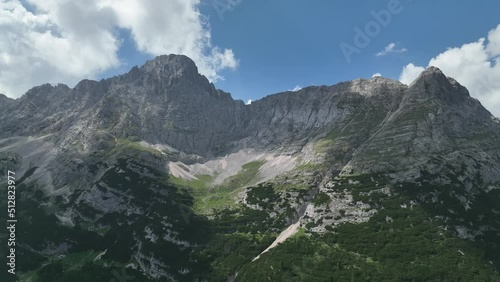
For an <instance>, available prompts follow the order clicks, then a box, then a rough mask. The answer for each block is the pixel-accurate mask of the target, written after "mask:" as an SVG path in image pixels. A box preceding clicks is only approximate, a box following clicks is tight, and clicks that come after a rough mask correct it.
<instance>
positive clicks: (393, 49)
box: [375, 42, 408, 57]
mask: <svg viewBox="0 0 500 282" xmlns="http://www.w3.org/2000/svg"><path fill="white" fill-rule="evenodd" d="M406 51H408V50H407V49H406V48H401V49H396V43H394V42H391V43H389V45H387V46H385V47H384V50H382V51H380V52H378V53H376V54H375V56H378V57H380V56H385V55H387V54H390V53H403V52H406Z"/></svg>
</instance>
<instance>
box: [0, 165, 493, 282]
mask: <svg viewBox="0 0 500 282" xmlns="http://www.w3.org/2000/svg"><path fill="white" fill-rule="evenodd" d="M131 166H139V167H140V169H142V170H143V171H147V172H148V173H149V174H150V175H152V177H144V176H143V175H139V174H137V173H136V172H134V170H130V167H131ZM35 169H36V168H35ZM33 171H34V170H33ZM33 171H30V172H29V173H33ZM123 171H125V173H126V176H127V178H124V177H123V175H120V174H119V173H118V172H123ZM159 175H160V174H157V172H155V171H154V170H153V169H152V168H150V167H147V166H142V165H141V164H139V163H137V162H130V161H127V160H125V159H124V160H120V161H119V162H118V164H117V166H116V167H114V168H111V169H109V170H107V173H106V174H104V175H103V177H102V183H104V184H105V185H108V186H111V185H114V186H113V187H116V188H117V189H121V190H122V191H123V192H124V193H126V194H127V195H129V196H131V197H130V198H131V199H133V202H132V203H133V204H134V205H136V206H139V207H145V208H146V210H147V211H148V212H147V213H146V214H142V215H141V214H129V215H125V214H122V213H118V212H114V213H108V214H99V217H98V219H97V220H96V221H95V222H94V225H92V226H89V225H88V223H86V222H82V221H77V222H76V223H75V226H74V227H66V226H63V225H61V224H60V222H59V220H58V218H57V217H56V216H55V215H53V214H51V213H48V212H47V207H46V206H40V205H38V204H37V203H38V202H47V201H49V200H48V199H47V198H44V197H45V196H44V195H43V193H38V192H37V191H39V190H37V188H36V187H34V186H29V185H24V184H23V182H22V179H21V180H20V181H19V182H18V183H19V185H20V187H22V188H23V189H22V191H23V192H20V193H19V195H18V201H19V202H18V203H19V205H20V207H22V208H21V209H20V211H21V212H20V213H19V219H21V220H20V225H19V227H20V228H19V231H18V240H19V242H22V244H20V245H19V247H18V252H19V257H20V260H19V264H18V267H19V268H18V270H19V271H20V272H21V273H24V275H25V276H22V277H25V278H28V277H30V278H31V279H32V281H75V282H77V281H110V280H111V279H113V278H115V279H118V278H117V277H119V276H120V275H121V276H123V275H126V276H127V275H128V276H129V277H133V279H134V280H133V281H156V280H155V279H152V278H151V277H149V278H148V277H146V276H144V274H142V273H141V272H139V271H136V270H134V269H131V268H126V267H125V266H126V265H127V264H129V263H131V262H134V260H135V258H133V255H134V254H135V253H136V252H137V251H138V250H139V249H138V248H139V246H138V244H137V239H138V238H139V239H141V244H140V248H141V249H140V252H141V253H143V254H145V255H146V256H154V257H155V258H158V259H161V260H162V262H164V263H165V264H166V265H167V266H168V268H169V269H170V271H169V272H171V273H173V274H174V275H175V277H174V278H175V279H176V280H178V281H226V280H227V279H228V278H229V277H233V278H234V279H236V281H500V276H499V275H498V261H499V256H500V252H498V244H499V241H498V237H499V235H498V234H497V233H495V232H494V230H498V229H493V230H486V231H485V232H484V234H483V235H481V236H479V237H478V238H479V240H477V241H476V242H472V241H468V240H463V239H459V238H457V237H456V234H455V229H454V228H453V224H464V223H463V222H464V221H467V222H470V223H468V224H470V226H469V227H471V228H474V227H475V226H480V224H481V223H482V222H488V223H490V224H496V222H498V219H497V218H495V216H494V215H492V213H491V212H489V211H488V210H486V209H485V208H484V206H495V205H494V203H495V201H496V199H498V198H500V197H499V196H500V195H499V192H498V191H490V192H489V193H488V194H480V195H477V196H476V197H475V198H474V201H471V203H470V207H469V209H465V208H464V205H463V204H462V203H461V202H460V201H459V200H458V199H457V197H455V194H454V193H455V191H459V190H457V187H456V186H454V184H453V183H451V184H448V185H443V186H439V187H438V186H434V185H431V184H430V183H426V182H424V181H422V183H420V184H419V185H417V184H415V183H404V184H402V185H397V186H394V185H392V186H391V184H390V183H389V182H387V181H386V179H385V178H384V177H380V176H376V175H361V176H352V177H346V178H344V179H339V180H338V181H339V183H338V185H337V186H335V187H333V188H332V189H337V190H338V191H342V190H343V189H349V190H350V191H352V193H353V197H354V199H355V200H356V201H363V202H365V203H369V204H370V205H372V206H373V207H374V208H377V210H378V212H377V213H376V214H375V215H374V216H373V217H372V218H371V219H370V220H369V221H368V222H365V223H361V224H344V225H340V226H337V227H332V226H328V228H327V229H328V230H330V231H331V232H328V233H326V234H323V235H317V234H309V233H306V234H303V233H301V235H300V236H299V235H296V236H295V237H292V238H291V239H289V240H287V241H286V242H285V243H282V244H280V245H279V246H278V247H276V248H275V249H273V250H271V251H270V252H268V253H265V254H263V255H262V256H261V258H260V259H259V260H257V261H255V262H252V259H253V258H255V257H256V256H257V255H258V254H260V253H261V252H262V251H263V250H264V249H265V248H267V247H268V246H269V245H270V244H271V243H272V242H273V241H274V239H275V238H276V236H277V235H278V234H279V232H281V230H283V229H284V228H286V226H287V224H288V223H289V222H288V221H287V220H289V219H290V217H291V216H292V214H291V213H288V212H287V211H288V210H287V209H285V212H284V213H283V214H279V215H276V216H271V215H270V212H271V211H273V210H274V209H275V208H276V205H283V204H284V205H283V207H286V203H283V201H282V199H281V197H280V196H279V194H278V193H277V192H276V191H275V188H274V187H273V186H272V185H269V184H266V185H258V186H256V187H250V188H248V197H247V201H248V202H249V203H250V204H252V205H256V206H259V207H260V208H261V209H262V210H255V209H250V208H247V207H244V206H242V205H240V206H239V207H238V208H236V209H234V208H232V209H224V210H221V211H217V212H216V213H214V214H213V215H212V217H211V218H210V219H208V218H206V217H204V216H199V215H197V214H194V213H193V212H192V210H191V207H192V206H193V202H194V201H193V197H192V196H191V195H190V194H188V193H186V192H185V191H184V190H182V189H180V188H179V187H176V186H175V185H170V184H169V183H168V182H167V181H164V179H163V180H161V179H162V178H159V177H158V176H159ZM349 180H350V181H349ZM22 185H24V186H22ZM96 185H97V186H98V189H105V185H101V184H99V183H98V184H96ZM387 185H389V186H391V193H392V194H391V195H390V196H389V195H387V194H385V193H382V192H380V191H375V192H374V191H373V190H377V189H380V188H381V187H386V186H387ZM146 188H147V189H146ZM20 190H21V189H20ZM145 190H147V191H145ZM436 191H437V192H436ZM77 196H78V195H74V197H77ZM136 196H137V197H136ZM430 198H432V199H430ZM415 199H418V200H419V202H418V203H417V202H413V201H414V200H415ZM71 200H74V199H71ZM312 201H313V203H314V204H315V205H322V204H325V203H327V202H328V201H329V196H328V195H327V194H326V193H318V194H316V196H315V197H313V199H312ZM412 202H413V203H417V204H410V203H412ZM54 204H55V205H61V206H63V207H64V206H65V205H70V204H71V203H64V201H61V200H60V201H59V202H54ZM5 205H6V203H5V202H4V201H3V200H0V208H2V207H5ZM75 207H76V208H78V210H79V211H80V212H81V213H82V214H83V215H84V216H89V217H93V216H96V214H98V213H99V211H97V210H95V209H93V208H92V207H91V206H89V205H83V204H81V203H80V204H78V205H75ZM2 209H3V208H2ZM2 216H3V217H0V219H1V220H4V219H5V215H2ZM165 218H168V219H169V223H170V224H171V226H170V227H169V228H167V229H165V226H164V225H162V224H160V222H161V221H162V220H164V219H165ZM99 226H101V227H102V226H107V227H106V228H98V227H99ZM146 228H149V229H150V230H151V231H152V232H153V233H154V234H165V233H166V232H170V231H175V232H177V233H178V234H179V238H182V239H183V240H185V241H186V242H189V243H190V244H192V246H193V247H189V248H180V247H179V246H178V245H177V244H174V243H172V242H166V241H162V240H158V241H155V240H150V239H148V240H145V239H144V238H145V237H146V235H147V234H146V233H145V229H146ZM495 228H497V226H495ZM34 234H36V236H33V235H34ZM62 243H66V244H67V246H68V249H67V250H65V249H64V248H62V249H60V250H59V251H56V252H54V254H53V255H48V256H47V255H41V254H39V253H38V252H36V251H35V250H36V249H38V250H40V249H44V248H45V247H47V246H52V247H53V248H55V249H57V248H60V247H61V246H64V245H61V244H62ZM28 245H29V246H30V247H29V248H27V247H25V246H28ZM0 247H1V248H5V246H4V245H2V246H0ZM33 248H34V249H35V250H33ZM3 250H4V249H2V253H3ZM104 250H106V254H104V255H103V256H102V257H101V259H99V260H95V257H96V256H97V255H98V254H100V253H102V252H103V251H104ZM61 254H64V255H61ZM490 262H491V263H490ZM144 263H145V265H146V266H148V263H147V262H144ZM495 266H496V267H497V268H495ZM183 269H189V271H188V272H183ZM163 280H165V279H163ZM163 280H161V279H160V280H158V281H163ZM2 281H8V280H4V279H2Z"/></svg>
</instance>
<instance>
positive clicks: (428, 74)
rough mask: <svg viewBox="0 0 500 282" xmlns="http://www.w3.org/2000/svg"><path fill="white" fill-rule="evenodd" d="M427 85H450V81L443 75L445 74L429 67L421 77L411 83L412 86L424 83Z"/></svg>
mask: <svg viewBox="0 0 500 282" xmlns="http://www.w3.org/2000/svg"><path fill="white" fill-rule="evenodd" d="M424 82H425V83H426V84H434V83H437V84H449V83H450V81H449V80H448V78H447V77H446V76H445V75H444V74H443V72H442V71H441V70H440V69H439V68H437V67H434V66H430V67H428V68H427V69H426V70H424V71H423V72H422V73H420V75H419V76H418V77H417V78H416V79H415V80H414V81H413V82H412V83H411V85H419V84H422V83H424ZM411 85H410V86H411Z"/></svg>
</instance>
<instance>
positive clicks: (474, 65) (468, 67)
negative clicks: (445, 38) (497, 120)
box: [399, 25, 500, 116]
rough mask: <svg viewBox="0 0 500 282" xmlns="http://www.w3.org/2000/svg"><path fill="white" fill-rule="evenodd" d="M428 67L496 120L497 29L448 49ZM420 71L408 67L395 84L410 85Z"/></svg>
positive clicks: (499, 90)
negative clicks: (450, 79) (460, 88)
mask: <svg viewBox="0 0 500 282" xmlns="http://www.w3.org/2000/svg"><path fill="white" fill-rule="evenodd" d="M428 66H435V67H438V68H440V69H441V70H442V71H443V72H444V73H445V74H446V75H447V76H450V77H453V78H455V79H456V80H457V81H458V82H459V83H460V84H462V85H464V86H465V87H467V89H468V90H469V92H470V94H471V96H473V97H475V98H477V99H479V101H481V103H482V104H483V106H485V107H486V108H487V109H488V110H489V111H490V112H491V113H492V114H494V115H495V116H500V25H498V26H497V27H496V28H495V29H493V30H491V31H490V32H489V33H488V38H487V39H485V38H480V39H479V40H478V41H476V42H472V43H467V44H464V45H462V46H461V47H454V48H449V49H448V50H446V51H444V52H443V53H441V54H439V55H437V56H436V57H434V58H432V59H431V60H430V61H429V64H428ZM422 70H424V68H423V67H419V66H415V65H413V64H408V65H407V66H405V67H404V68H403V71H402V72H401V75H400V78H399V80H400V81H401V82H403V83H405V84H410V83H411V82H412V81H413V80H414V79H415V78H416V77H417V76H418V75H419V74H420V72H421V71H422Z"/></svg>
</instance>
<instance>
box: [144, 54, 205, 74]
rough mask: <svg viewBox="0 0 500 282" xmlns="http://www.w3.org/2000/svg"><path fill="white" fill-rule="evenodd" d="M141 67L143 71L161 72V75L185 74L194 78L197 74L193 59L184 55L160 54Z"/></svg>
mask: <svg viewBox="0 0 500 282" xmlns="http://www.w3.org/2000/svg"><path fill="white" fill-rule="evenodd" d="M141 69H142V70H143V71H145V72H149V73H155V74H161V75H162V76H167V77H168V76H172V75H174V76H186V77H187V78H194V77H196V76H198V75H199V73H198V68H197V67H196V64H195V63H194V61H193V60H191V59H190V58H189V57H187V56H184V55H175V54H170V55H161V56H158V57H156V58H154V59H153V60H150V61H147V62H146V63H145V64H144V65H143V66H142V67H141Z"/></svg>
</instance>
